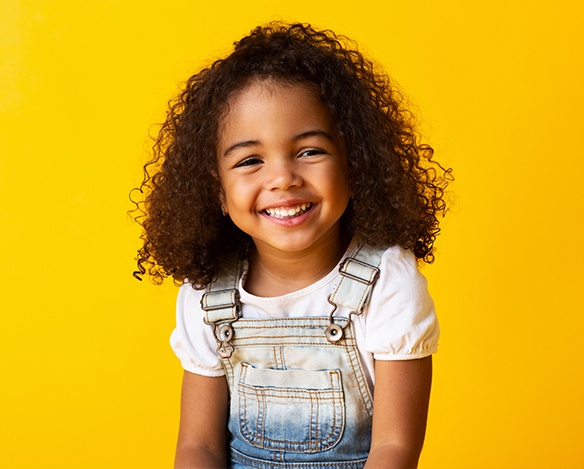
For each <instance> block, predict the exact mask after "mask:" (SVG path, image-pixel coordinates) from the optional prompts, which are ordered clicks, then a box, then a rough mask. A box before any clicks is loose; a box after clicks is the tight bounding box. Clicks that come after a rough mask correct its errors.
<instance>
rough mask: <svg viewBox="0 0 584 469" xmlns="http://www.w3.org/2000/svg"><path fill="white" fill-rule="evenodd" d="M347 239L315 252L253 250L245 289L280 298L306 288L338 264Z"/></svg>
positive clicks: (327, 245)
mask: <svg viewBox="0 0 584 469" xmlns="http://www.w3.org/2000/svg"><path fill="white" fill-rule="evenodd" d="M349 242H350V239H346V238H345V237H343V236H339V237H337V239H336V240H333V241H332V242H328V243H326V244H325V245H324V246H321V247H320V249H319V250H318V251H317V252H315V251H314V250H306V251H299V252H281V251H277V250H272V249H265V248H264V249H262V248H261V247H260V248H258V246H254V247H253V249H252V250H251V252H250V256H249V262H250V268H249V272H248V275H247V278H246V282H245V289H246V290H247V291H248V292H249V293H251V294H253V295H256V296H263V297H271V296H281V295H285V294H287V293H291V292H294V291H297V290H300V289H302V288H305V287H307V286H309V285H312V284H313V283H315V282H317V281H318V280H320V279H321V278H323V277H325V276H326V275H327V274H328V273H329V272H330V271H331V270H332V269H333V268H334V267H335V266H336V265H337V263H338V262H339V260H340V259H341V257H342V256H343V254H344V252H345V251H346V249H347V247H348V245H349Z"/></svg>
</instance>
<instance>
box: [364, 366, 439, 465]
mask: <svg viewBox="0 0 584 469" xmlns="http://www.w3.org/2000/svg"><path fill="white" fill-rule="evenodd" d="M431 383H432V357H431V356H429V357H425V358H421V359H415V360H405V361H381V360H377V361H376V362H375V396H374V399H373V433H372V438H371V450H370V452H369V458H368V460H367V464H366V465H365V467H366V469H377V468H400V469H406V468H408V469H410V468H415V467H417V466H418V458H419V457H420V452H421V451H422V445H423V443H424V435H425V433H426V420H427V415H428V403H429V400H430V387H431Z"/></svg>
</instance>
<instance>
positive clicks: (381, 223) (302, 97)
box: [135, 24, 448, 469]
mask: <svg viewBox="0 0 584 469" xmlns="http://www.w3.org/2000/svg"><path fill="white" fill-rule="evenodd" d="M346 44H347V40H346V39H345V38H340V37H338V36H336V35H335V34H334V33H332V32H330V31H316V30H314V29H313V28H311V27H310V26H307V25H302V24H293V25H285V24H270V25H267V26H264V27H258V28H256V29H255V30H253V31H252V33H251V34H250V35H249V36H247V37H245V38H243V39H242V40H240V41H239V42H238V43H236V44H235V50H234V51H233V52H232V53H231V54H230V55H229V56H228V57H226V58H225V59H222V60H218V61H216V62H215V63H214V64H213V65H212V66H211V67H209V68H207V69H204V70H202V71H201V72H199V73H197V74H196V75H194V76H192V77H191V78H190V79H189V80H188V82H187V83H186V86H185V87H184V90H183V91H182V93H181V94H180V95H179V96H178V98H177V99H176V100H175V101H174V102H173V103H172V104H171V106H170V111H169V113H168V117H167V119H166V122H165V123H164V125H163V126H162V129H161V131H160V134H159V136H158V139H157V141H156V144H155V147H154V150H155V155H154V159H153V160H152V161H151V162H150V163H148V164H147V165H146V177H145V180H144V182H143V183H142V186H141V193H142V194H144V199H143V201H142V202H139V207H140V208H141V209H142V211H143V213H142V216H143V217H142V218H141V223H142V225H143V227H144V235H143V239H144V246H143V247H142V248H141V249H140V251H139V253H138V269H139V270H138V272H136V274H135V275H136V276H138V277H140V275H142V274H146V273H148V274H149V275H150V276H151V277H152V278H153V280H154V281H157V282H160V281H162V279H163V278H164V277H166V276H168V275H170V276H172V277H173V278H174V279H175V281H176V282H181V283H182V286H181V289H180V292H179V297H178V307H177V310H178V311H177V327H176V329H175V330H174V332H173V333H172V337H171V344H172V347H173V349H174V351H175V353H176V354H177V355H178V357H179V358H180V360H181V362H182V365H183V367H184V369H185V372H184V379H183V388H182V402H181V420H180V430H179V437H178V445H177V451H176V462H175V464H176V467H234V468H241V467H253V468H263V469H268V468H327V469H330V468H358V467H359V468H360V467H363V466H366V467H400V468H405V467H415V466H416V465H417V462H418V457H419V455H420V451H421V448H422V443H423V440H424V433H425V427H426V417H427V410H428V400H429V395H430V383H431V373H432V365H431V355H432V354H433V353H434V352H435V351H436V348H437V345H438V335H439V331H438V324H437V321H436V316H435V313H434V306H433V302H432V299H431V298H430V296H429V294H428V291H427V286H426V280H425V279H424V277H423V276H422V275H421V274H420V273H419V272H418V268H417V261H425V262H431V261H432V260H433V255H432V252H433V243H434V240H435V238H436V235H437V233H438V231H439V229H438V217H439V216H440V215H442V214H443V213H444V211H445V203H444V200H443V189H444V188H445V186H446V184H447V179H448V171H445V170H443V169H442V167H441V166H440V165H438V164H437V163H435V162H433V161H432V160H431V157H432V149H431V148H430V147H429V146H427V145H421V144H419V142H418V139H417V137H416V134H415V132H414V128H413V124H412V119H411V116H410V114H409V112H408V111H407V110H405V109H404V108H403V107H402V104H401V101H402V100H401V98H400V95H399V94H398V93H397V92H396V90H395V89H393V88H392V86H390V83H389V80H388V78H387V77H386V76H385V75H381V74H377V73H376V72H375V71H374V69H373V66H372V64H371V62H369V61H367V60H366V59H365V58H364V57H363V56H362V55H361V54H360V53H359V52H357V51H356V50H352V49H349V48H347V46H346ZM139 218H140V217H139Z"/></svg>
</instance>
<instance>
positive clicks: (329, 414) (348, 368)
mask: <svg viewBox="0 0 584 469" xmlns="http://www.w3.org/2000/svg"><path fill="white" fill-rule="evenodd" d="M335 322H336V323H337V324H340V325H341V326H344V325H346V324H347V319H346V318H336V321H335ZM328 325H329V318H326V317H323V318H280V319H239V320H238V321H235V322H234V323H233V324H232V327H233V339H232V341H231V344H232V345H233V347H234V352H233V354H232V355H231V357H229V358H224V359H223V363H224V366H225V369H226V373H227V379H228V382H229V387H230V393H231V404H230V405H231V409H230V418H229V431H230V433H231V442H230V446H231V459H232V467H234V468H244V467H253V468H273V467H282V468H296V467H298V468H301V467H304V468H307V467H310V468H321V467H322V468H328V469H330V468H337V467H338V468H360V467H363V465H364V464H365V461H366V459H367V454H368V452H369V447H370V443H371V418H372V415H373V402H372V397H371V394H370V392H369V388H368V386H367V383H366V381H365V377H364V374H363V370H362V368H361V363H360V360H359V355H358V351H357V347H356V343H355V338H354V334H353V330H352V327H351V325H348V327H346V328H345V332H344V337H343V339H342V340H340V341H339V342H336V343H334V344H332V343H329V342H328V341H327V340H326V337H325V329H326V327H327V326H328Z"/></svg>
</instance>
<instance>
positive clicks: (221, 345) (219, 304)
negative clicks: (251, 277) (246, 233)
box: [201, 263, 241, 358]
mask: <svg viewBox="0 0 584 469" xmlns="http://www.w3.org/2000/svg"><path fill="white" fill-rule="evenodd" d="M240 276H241V266H240V264H239V263H238V265H237V267H235V268H229V269H225V270H223V271H221V272H220V273H219V277H218V278H217V280H216V281H215V282H213V283H212V284H211V285H210V286H209V289H208V291H207V292H206V293H204V294H203V297H202V298H201V309H203V311H205V319H204V321H205V323H206V324H211V325H213V331H214V333H215V339H216V340H217V353H218V354H219V355H220V356H221V357H223V358H229V357H230V356H231V354H232V353H233V350H234V348H233V345H231V343H230V342H231V339H232V338H233V328H232V326H231V324H232V323H234V322H235V321H237V320H238V319H239V318H240V317H241V303H240V301H239V291H238V290H237V284H238V282H239V278H240Z"/></svg>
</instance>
